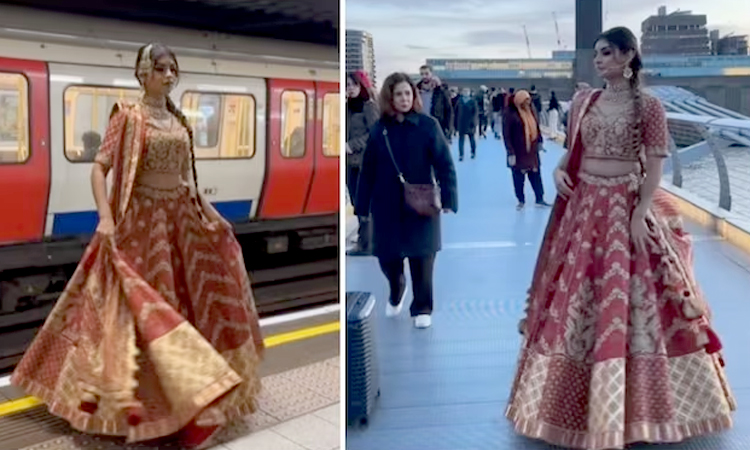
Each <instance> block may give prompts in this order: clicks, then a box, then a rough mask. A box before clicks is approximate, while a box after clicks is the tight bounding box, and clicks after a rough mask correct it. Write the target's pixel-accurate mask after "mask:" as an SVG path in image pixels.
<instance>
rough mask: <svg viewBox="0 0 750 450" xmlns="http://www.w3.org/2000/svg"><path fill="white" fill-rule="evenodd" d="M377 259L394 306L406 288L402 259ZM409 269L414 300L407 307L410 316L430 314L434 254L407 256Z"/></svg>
mask: <svg viewBox="0 0 750 450" xmlns="http://www.w3.org/2000/svg"><path fill="white" fill-rule="evenodd" d="M378 261H379V262H380V270H382V271H383V275H385V277H386V278H387V279H388V285H389V286H390V288H391V295H390V299H389V301H390V302H391V305H394V306H395V305H396V303H397V302H398V300H399V298H400V297H401V294H402V293H403V291H404V289H405V288H406V277H405V276H404V260H403V259H393V260H384V259H382V258H379V259H378ZM409 269H410V271H411V283H412V291H414V300H413V301H412V303H411V307H410V308H409V311H410V312H411V316H412V317H414V316H418V315H420V314H432V274H433V272H434V269H435V255H434V254H432V255H430V256H427V257H421V258H409Z"/></svg>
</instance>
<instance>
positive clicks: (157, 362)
mask: <svg viewBox="0 0 750 450" xmlns="http://www.w3.org/2000/svg"><path fill="white" fill-rule="evenodd" d="M136 76H137V78H138V80H139V82H140V83H141V86H142V87H143V89H144V95H143V97H142V99H141V100H140V101H139V102H137V103H135V104H125V103H119V104H118V105H116V106H115V108H114V109H113V112H112V116H111V119H110V123H109V127H108V128H107V132H106V135H105V138H104V142H103V144H102V146H101V149H100V151H99V153H98V155H97V156H96V164H94V169H93V171H92V186H93V191H94V197H95V199H96V203H97V208H98V212H99V218H100V220H99V226H98V227H97V232H96V234H95V235H94V237H93V239H92V241H91V243H90V244H89V246H88V248H87V250H86V252H85V254H84V255H83V258H82V259H81V262H80V263H79V265H78V268H77V269H76V271H75V274H74V275H73V278H72V279H71V280H70V282H69V284H68V286H67V287H66V289H65V292H64V293H63V294H62V296H61V297H60V299H59V300H58V302H57V304H56V305H55V308H54V310H53V311H52V313H51V314H50V316H49V317H48V319H47V321H46V323H45V324H44V327H43V328H42V329H41V331H40V332H39V334H38V336H37V337H36V339H35V340H34V342H33V343H32V345H31V347H30V348H29V349H28V351H27V352H26V354H25V355H24V358H23V360H21V362H20V363H19V365H18V367H17V368H16V370H15V372H14V373H13V377H12V382H13V384H15V385H17V386H20V387H21V388H23V389H25V390H26V392H27V393H28V394H31V395H34V396H36V397H38V398H40V399H41V400H42V401H44V402H45V403H46V404H47V407H48V408H49V411H50V412H51V413H52V414H55V415H58V416H60V417H62V418H64V419H66V420H67V421H69V422H70V424H71V425H72V426H73V427H74V428H75V429H77V430H80V431H82V432H85V433H91V434H98V435H109V436H123V437H126V438H127V440H128V441H129V442H134V441H146V440H153V439H156V438H161V437H166V436H170V439H171V438H172V437H177V438H178V439H179V441H180V442H181V444H182V445H184V446H186V447H191V448H199V447H206V446H208V445H210V443H211V441H212V440H213V439H211V438H213V437H216V435H217V431H218V430H220V429H224V426H226V425H228V424H229V423H231V422H232V421H234V420H237V419H239V418H241V417H242V416H244V415H246V414H248V413H251V412H253V411H254V410H255V405H254V402H255V399H256V397H257V394H258V392H259V390H260V378H259V376H258V374H257V366H258V365H259V362H260V359H261V358H262V355H263V340H262V336H261V333H260V327H259V324H258V316H257V312H256V310H255V304H254V300H253V297H252V292H251V290H250V282H249V280H248V276H247V272H246V270H245V264H244V261H243V257H242V251H241V248H240V246H239V244H238V242H237V240H236V239H235V237H234V234H233V231H232V228H231V225H229V224H228V223H227V222H226V221H225V220H224V219H223V218H222V217H221V216H220V215H219V214H218V213H217V211H216V210H215V209H214V208H213V207H212V205H211V204H210V203H209V202H207V201H205V199H203V198H201V196H200V195H199V194H198V191H197V179H196V178H195V177H196V174H195V157H194V154H193V147H192V145H193V142H192V131H191V129H190V126H189V124H188V121H187V120H186V118H185V116H184V115H183V114H182V112H180V111H179V110H178V109H177V108H176V107H175V105H174V103H172V100H171V99H170V98H169V92H170V91H171V90H172V89H173V88H174V86H175V84H176V82H177V80H178V76H179V68H178V65H177V60H176V58H175V56H174V54H173V53H172V52H171V50H169V49H168V48H166V47H165V46H163V45H160V44H150V45H147V46H145V47H143V48H141V49H140V51H139V52H138V60H137V61H136ZM110 169H112V172H113V177H114V180H113V184H112V190H113V192H112V193H111V195H110V200H109V201H107V194H106V184H105V179H106V175H107V172H109V170H110ZM191 172H192V176H191ZM191 181H194V185H192V186H191V183H190V182H191Z"/></svg>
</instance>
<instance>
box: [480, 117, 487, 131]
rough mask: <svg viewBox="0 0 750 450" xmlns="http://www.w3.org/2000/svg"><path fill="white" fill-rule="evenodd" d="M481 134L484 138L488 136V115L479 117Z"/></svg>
mask: <svg viewBox="0 0 750 450" xmlns="http://www.w3.org/2000/svg"><path fill="white" fill-rule="evenodd" d="M479 134H481V135H482V136H484V135H485V134H487V114H480V115H479Z"/></svg>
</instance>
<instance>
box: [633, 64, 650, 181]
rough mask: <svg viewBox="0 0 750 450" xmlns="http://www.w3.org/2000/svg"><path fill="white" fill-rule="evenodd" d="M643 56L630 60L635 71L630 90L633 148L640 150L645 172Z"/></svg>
mask: <svg viewBox="0 0 750 450" xmlns="http://www.w3.org/2000/svg"><path fill="white" fill-rule="evenodd" d="M641 66H642V63H641V57H640V55H638V54H637V53H636V55H635V57H633V60H632V61H631V62H630V70H632V71H633V76H632V77H631V78H630V80H629V81H630V90H631V91H632V92H633V110H634V115H635V117H634V118H635V126H634V127H633V148H634V149H635V150H636V151H637V152H638V160H639V161H640V162H641V166H642V168H643V169H644V172H645V165H646V161H645V157H646V155H645V154H644V153H645V152H643V151H642V146H643V131H642V130H643V92H642V91H641V78H640V71H641Z"/></svg>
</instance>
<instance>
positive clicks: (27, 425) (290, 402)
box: [0, 305, 341, 450]
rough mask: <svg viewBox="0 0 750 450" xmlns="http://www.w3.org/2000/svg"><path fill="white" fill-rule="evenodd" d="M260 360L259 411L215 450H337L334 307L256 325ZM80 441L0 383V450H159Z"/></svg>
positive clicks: (91, 439) (161, 445)
mask: <svg viewBox="0 0 750 450" xmlns="http://www.w3.org/2000/svg"><path fill="white" fill-rule="evenodd" d="M261 327H262V329H263V333H264V336H265V343H266V347H267V348H266V357H265V360H264V361H263V363H262V365H261V366H260V375H261V376H262V380H261V381H262V391H261V394H260V396H259V398H258V411H256V412H255V413H254V414H252V415H250V416H248V417H247V418H245V420H243V421H242V422H241V423H238V424H234V425H233V426H232V427H231V428H230V429H229V430H227V431H226V432H225V433H223V434H222V437H221V443H220V444H218V445H217V446H215V447H213V448H214V449H216V450H259V449H264V450H265V449H277V450H337V449H338V448H339V444H340V436H341V433H340V425H339V408H340V401H339V396H340V372H341V369H340V362H339V329H340V325H339V311H338V305H331V306H327V307H320V308H316V309H315V310H307V311H300V312H298V313H291V314H287V315H283V316H274V317H269V318H267V319H261ZM178 448H179V446H177V445H172V444H168V443H159V444H154V445H150V443H140V444H131V445H125V444H124V441H123V439H116V438H108V437H96V436H91V435H84V434H81V433H78V432H76V431H74V430H72V429H71V428H70V427H69V426H68V424H67V422H65V421H64V420H62V419H60V418H58V417H55V416H52V415H50V414H49V413H48V412H47V410H46V408H45V407H44V405H43V404H40V403H39V401H38V400H37V399H34V398H33V397H28V396H26V395H25V393H24V392H23V391H21V390H20V389H18V388H15V387H13V386H8V385H7V378H3V379H0V450H95V449H96V450H116V449H130V450H136V449H138V450H160V449H178Z"/></svg>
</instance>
